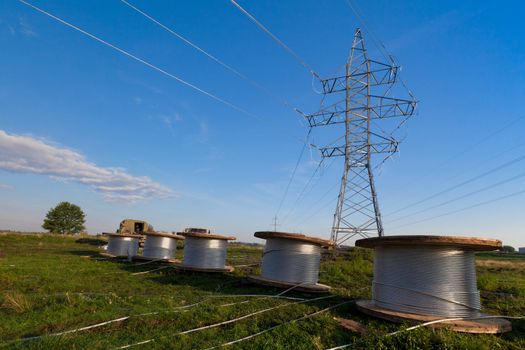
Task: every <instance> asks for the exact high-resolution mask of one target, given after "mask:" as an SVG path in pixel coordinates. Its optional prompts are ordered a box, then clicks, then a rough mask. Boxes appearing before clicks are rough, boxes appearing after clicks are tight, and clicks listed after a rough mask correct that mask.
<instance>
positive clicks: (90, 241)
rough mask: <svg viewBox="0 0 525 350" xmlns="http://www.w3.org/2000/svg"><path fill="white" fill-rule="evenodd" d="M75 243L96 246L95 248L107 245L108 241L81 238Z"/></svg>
mask: <svg viewBox="0 0 525 350" xmlns="http://www.w3.org/2000/svg"><path fill="white" fill-rule="evenodd" d="M75 243H79V244H89V245H94V246H97V247H98V246H101V245H106V244H108V242H107V241H105V240H103V239H98V238H79V239H77V240H76V241H75Z"/></svg>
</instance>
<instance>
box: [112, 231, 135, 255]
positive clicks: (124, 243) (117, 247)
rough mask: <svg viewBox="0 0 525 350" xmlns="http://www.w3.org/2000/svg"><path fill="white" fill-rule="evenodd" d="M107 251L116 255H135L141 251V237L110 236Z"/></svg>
mask: <svg viewBox="0 0 525 350" xmlns="http://www.w3.org/2000/svg"><path fill="white" fill-rule="evenodd" d="M107 251H108V253H110V254H112V255H115V256H128V257H131V256H135V255H137V254H138V251H139V239H138V237H128V236H118V235H112V236H109V237H108V250H107Z"/></svg>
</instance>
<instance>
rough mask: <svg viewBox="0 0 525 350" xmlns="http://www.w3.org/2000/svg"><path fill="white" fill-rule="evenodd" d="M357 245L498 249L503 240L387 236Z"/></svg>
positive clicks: (361, 241) (363, 240)
mask: <svg viewBox="0 0 525 350" xmlns="http://www.w3.org/2000/svg"><path fill="white" fill-rule="evenodd" d="M355 245H356V246H358V247H363V248H375V247H378V246H407V245H412V246H418V247H423V246H427V247H428V246H435V247H454V248H461V249H464V250H476V251H483V250H497V249H500V248H501V241H500V240H497V239H491V238H478V237H457V236H422V235H418V236H386V237H372V238H364V239H358V240H357V241H356V242H355Z"/></svg>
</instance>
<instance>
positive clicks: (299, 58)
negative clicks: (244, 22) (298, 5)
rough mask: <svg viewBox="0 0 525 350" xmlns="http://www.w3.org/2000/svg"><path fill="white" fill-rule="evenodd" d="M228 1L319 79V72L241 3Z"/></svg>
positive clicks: (232, 0) (233, 0)
mask: <svg viewBox="0 0 525 350" xmlns="http://www.w3.org/2000/svg"><path fill="white" fill-rule="evenodd" d="M230 2H231V3H232V4H233V5H234V6H235V7H237V8H238V9H239V10H240V11H241V12H242V13H243V14H244V15H245V16H246V17H247V18H248V19H249V20H251V21H252V22H253V23H255V24H256V25H257V27H259V28H260V29H261V30H262V31H263V32H265V33H266V34H268V35H269V36H270V38H272V40H273V41H275V42H276V43H277V44H279V46H281V47H282V48H283V49H285V50H286V51H287V52H288V53H289V54H290V55H291V56H292V57H293V58H294V59H295V60H296V61H297V62H298V63H299V64H300V65H301V66H303V67H304V68H306V69H307V70H308V71H309V72H310V74H312V75H313V76H314V77H316V78H318V79H321V78H320V76H319V74H317V73H316V72H315V71H314V69H313V68H312V67H310V66H309V65H308V64H307V63H306V62H305V61H304V60H303V59H302V58H301V57H300V56H299V55H298V54H297V53H295V51H293V50H292V49H291V48H290V47H289V46H288V45H286V44H285V43H284V42H283V41H282V40H280V39H279V38H278V37H277V36H275V35H274V34H273V33H272V32H271V31H270V30H269V29H268V28H266V27H265V26H264V25H263V24H262V23H261V22H259V21H258V20H257V19H256V18H255V17H254V16H253V15H251V14H250V13H249V12H248V11H246V10H245V9H244V8H243V7H242V6H241V5H239V4H238V3H237V2H236V1H235V0H230Z"/></svg>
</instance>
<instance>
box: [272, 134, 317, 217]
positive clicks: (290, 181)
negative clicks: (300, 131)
mask: <svg viewBox="0 0 525 350" xmlns="http://www.w3.org/2000/svg"><path fill="white" fill-rule="evenodd" d="M311 132H312V128H311V127H310V128H309V129H308V133H307V134H306V140H305V143H304V144H303V147H302V148H301V152H300V153H299V158H298V159H297V162H296V163H295V168H294V169H293V171H292V174H291V176H290V179H289V180H288V184H287V185H286V189H285V190H284V194H283V197H282V198H281V201H280V202H279V206H278V207H277V211H276V212H275V218H277V216H278V215H279V212H280V211H281V207H282V206H283V203H284V200H285V199H286V196H287V195H288V190H289V189H290V185H291V184H292V182H293V180H294V178H295V173H296V172H297V168H298V167H299V163H301V159H302V158H303V155H304V151H305V150H306V146H307V144H308V139H309V138H310V133H311Z"/></svg>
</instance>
